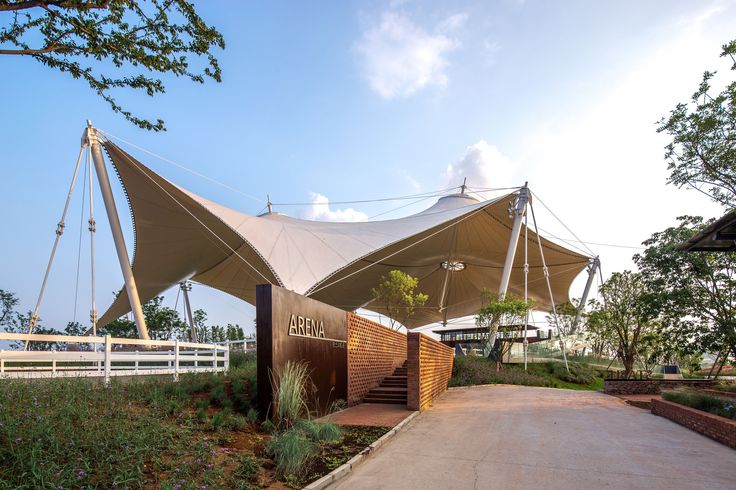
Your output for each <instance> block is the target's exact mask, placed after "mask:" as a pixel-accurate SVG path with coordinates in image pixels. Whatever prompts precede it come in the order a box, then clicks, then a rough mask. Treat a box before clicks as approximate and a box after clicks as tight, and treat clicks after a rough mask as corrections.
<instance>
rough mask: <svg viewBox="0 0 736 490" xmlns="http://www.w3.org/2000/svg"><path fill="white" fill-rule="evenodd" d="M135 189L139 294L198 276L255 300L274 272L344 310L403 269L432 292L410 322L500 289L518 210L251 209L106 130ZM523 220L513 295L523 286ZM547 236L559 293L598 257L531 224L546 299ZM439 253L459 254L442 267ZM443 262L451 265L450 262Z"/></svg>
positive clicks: (121, 301) (451, 313)
mask: <svg viewBox="0 0 736 490" xmlns="http://www.w3.org/2000/svg"><path fill="white" fill-rule="evenodd" d="M103 145H104V148H105V150H106V151H107V154H108V155H109V157H110V159H111V160H112V163H113V165H114V167H115V169H116V170H117V173H118V176H119V177H120V180H121V182H122V184H123V187H124V188H125V192H126V194H127V197H128V201H129V205H130V209H131V213H132V215H133V224H134V230H135V252H134V259H133V273H134V275H135V279H136V282H137V285H138V292H139V295H140V299H141V301H142V302H145V301H148V300H149V299H151V298H153V297H154V296H156V295H158V294H160V293H162V292H163V291H165V290H166V289H168V288H170V287H171V286H174V285H176V284H177V283H179V282H181V281H184V280H187V279H191V280H193V281H196V282H199V283H202V284H205V285H208V286H210V287H213V288H216V289H219V290H221V291H225V292H227V293H230V294H232V295H233V296H236V297H238V298H241V299H243V300H245V301H247V302H249V303H251V304H254V303H255V287H256V285H257V284H264V283H271V284H276V285H279V286H283V287H285V288H287V289H290V290H292V291H295V292H297V293H299V294H304V295H307V296H310V297H312V298H314V299H317V300H319V301H323V302H325V303H328V304H331V305H334V306H336V307H338V308H342V309H345V310H354V309H357V308H359V307H365V308H368V309H370V310H373V311H377V312H382V313H385V310H384V308H383V306H382V305H379V304H375V303H371V299H372V295H371V288H372V287H375V286H376V285H377V284H378V282H379V280H380V278H381V276H382V275H386V274H387V273H388V272H389V271H391V270H393V269H398V270H401V271H404V272H406V273H408V274H411V275H413V276H415V277H417V278H419V288H418V289H419V291H420V292H423V293H426V294H428V295H429V300H428V302H427V304H426V305H425V306H424V307H421V308H418V309H416V310H415V314H414V315H413V316H412V317H411V319H410V320H409V321H407V322H406V323H407V325H406V326H407V327H409V328H413V327H417V326H421V325H426V324H429V323H433V322H439V321H446V320H450V319H453V318H458V317H462V316H467V315H472V314H474V313H476V312H477V311H478V309H479V308H480V306H481V291H482V290H483V289H484V288H487V289H489V290H491V291H497V290H498V287H499V283H500V280H501V273H502V270H503V264H504V260H505V258H506V251H507V248H508V243H509V237H510V235H511V227H512V223H513V219H512V218H510V217H509V211H508V209H509V201H510V200H513V199H514V198H515V193H511V194H508V195H505V196H503V197H501V198H498V199H495V200H490V201H483V202H479V201H478V200H477V199H474V198H472V197H470V196H468V195H465V194H454V195H449V196H445V197H441V198H440V199H439V200H438V202H437V203H436V204H434V205H433V206H432V207H430V208H428V209H426V210H425V211H422V212H420V213H418V214H414V215H412V216H408V217H405V218H399V219H393V220H386V221H367V222H359V223H334V222H321V221H308V220H300V219H295V218H291V217H288V216H284V215H281V214H278V213H270V214H265V215H261V216H251V215H248V214H245V213H241V212H240V211H235V210H233V209H229V208H226V207H224V206H221V205H219V204H217V203H215V202H212V201H209V200H207V199H205V198H203V197H200V196H198V195H196V194H194V193H191V192H189V191H187V190H185V189H183V188H181V187H178V186H177V185H175V184H173V183H171V182H169V181H167V180H166V179H164V178H163V177H161V176H160V175H158V174H156V173H155V172H153V171H152V170H151V169H149V168H148V167H146V166H144V165H143V164H142V163H140V162H139V161H138V160H136V159H135V158H134V157H132V156H131V155H129V154H128V153H126V152H125V151H123V150H122V149H121V148H119V147H118V146H116V145H115V144H113V143H112V142H110V141H104V142H103ZM524 239H525V232H524V230H522V234H521V237H520V239H519V244H518V248H517V253H516V257H515V261H514V264H513V269H512V273H511V280H510V283H509V290H508V292H509V294H513V295H515V296H522V295H523V292H524V272H523V269H524ZM537 240H541V243H542V248H543V250H544V258H545V259H546V263H547V267H548V270H549V276H550V281H551V287H552V295H553V297H554V303H562V302H565V301H568V299H569V297H568V291H569V289H570V285H571V283H572V281H573V280H574V279H575V277H576V276H577V275H578V274H579V273H580V272H581V271H582V270H583V269H584V268H585V267H586V266H587V265H588V263H589V261H590V258H589V257H587V256H585V255H581V254H579V253H577V252H574V251H572V250H569V249H567V248H564V247H562V246H560V245H557V244H555V243H553V242H550V241H549V240H546V239H544V238H541V237H538V236H537V235H536V234H535V233H533V232H532V230H531V229H530V230H529V231H528V243H527V246H528V256H529V277H528V288H529V297H530V298H531V299H532V300H534V301H535V305H536V308H538V309H542V310H550V309H551V306H552V301H551V300H550V296H549V292H548V290H547V284H546V281H545V278H544V274H543V266H542V257H541V255H540V253H539V246H538V242H537ZM443 262H446V263H447V262H449V263H451V264H454V263H461V264H462V265H460V266H459V267H457V268H460V267H462V266H464V268H463V269H462V270H457V271H452V270H450V269H452V267H443ZM446 265H447V264H446ZM129 311H130V306H129V301H128V297H127V294H126V292H125V289H123V290H122V292H121V294H120V295H119V296H118V297H117V299H116V300H115V301H114V302H113V304H112V306H111V307H110V308H109V309H108V310H107V312H105V314H104V315H103V316H102V318H101V319H100V322H99V324H100V325H105V324H106V323H108V322H110V321H111V320H113V319H115V318H118V317H120V316H122V315H124V314H126V313H128V312H129Z"/></svg>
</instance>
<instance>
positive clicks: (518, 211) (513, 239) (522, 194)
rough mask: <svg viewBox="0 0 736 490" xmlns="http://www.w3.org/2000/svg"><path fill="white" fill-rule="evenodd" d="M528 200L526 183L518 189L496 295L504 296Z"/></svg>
mask: <svg viewBox="0 0 736 490" xmlns="http://www.w3.org/2000/svg"><path fill="white" fill-rule="evenodd" d="M528 201H529V188H528V187H527V184H526V183H525V184H524V187H522V188H521V189H519V195H518V198H517V200H516V203H515V205H514V209H513V214H514V225H513V227H512V228H511V236H510V237H509V248H508V250H507V251H506V262H505V263H504V265H503V274H502V275H501V284H500V285H499V286H498V297H499V298H501V299H502V298H503V297H504V296H506V291H507V290H508V288H509V281H510V279H511V269H512V268H513V266H514V258H515V257H516V247H517V245H518V244H519V235H520V234H521V224H522V218H523V216H524V214H525V211H526V203H527V202H528Z"/></svg>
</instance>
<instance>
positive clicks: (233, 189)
mask: <svg viewBox="0 0 736 490" xmlns="http://www.w3.org/2000/svg"><path fill="white" fill-rule="evenodd" d="M97 130H98V131H99V132H101V133H102V134H104V135H105V136H107V137H109V138H114V139H116V140H118V141H120V142H122V143H125V144H126V145H129V146H132V147H133V148H136V149H137V150H140V151H142V152H144V153H148V154H149V155H151V156H153V157H156V158H158V159H159V160H162V161H164V162H166V163H168V164H170V165H173V166H174V167H177V168H180V169H182V170H184V171H186V172H189V173H190V174H192V175H196V176H197V177H200V178H202V179H205V180H208V181H210V182H212V183H213V184H217V185H219V186H222V187H224V188H225V189H228V190H230V191H233V192H235V193H236V194H240V195H241V196H245V197H247V198H248V199H252V200H254V201H257V202H260V203H262V202H263V199H261V198H258V197H256V196H254V195H252V194H248V193H247V192H243V191H241V190H239V189H236V188H235V187H232V186H229V185H227V184H225V183H223V182H220V181H219V180H217V179H213V178H212V177H208V176H206V175H204V174H201V173H199V172H197V171H196V170H192V169H190V168H187V167H185V166H184V165H181V164H180V163H176V162H175V161H173V160H169V159H168V158H166V157H163V156H161V155H159V154H157V153H154V152H152V151H149V150H146V149H145V148H142V147H140V146H138V145H136V144H135V143H131V142H130V141H126V140H124V139H123V138H120V137H118V136H115V135H114V134H110V133H108V132H107V131H102V130H101V129H97Z"/></svg>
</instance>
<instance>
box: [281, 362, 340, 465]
mask: <svg viewBox="0 0 736 490" xmlns="http://www.w3.org/2000/svg"><path fill="white" fill-rule="evenodd" d="M271 384H272V388H273V407H272V408H273V410H272V412H273V417H274V419H275V421H276V427H277V428H278V431H277V433H276V434H275V435H274V436H273V438H272V439H271V442H270V443H269V445H268V451H269V452H270V453H271V454H272V455H273V459H274V461H275V462H276V470H277V472H278V473H279V475H281V476H283V477H287V478H292V479H293V478H296V479H297V480H298V479H299V478H300V477H301V476H303V475H304V474H306V471H307V469H308V467H309V463H310V461H311V457H312V456H313V455H315V454H316V453H317V452H318V451H319V449H320V444H321V443H328V442H338V441H340V440H342V431H341V430H340V428H339V427H338V426H337V425H335V424H333V423H331V422H316V421H313V420H310V419H309V417H310V413H309V401H310V399H309V396H310V393H312V392H313V389H312V388H313V384H312V380H311V379H310V378H309V371H308V368H307V365H306V364H304V363H296V362H291V361H289V362H287V363H286V364H284V365H283V366H282V367H281V368H278V369H276V370H275V371H274V372H273V373H272V376H271Z"/></svg>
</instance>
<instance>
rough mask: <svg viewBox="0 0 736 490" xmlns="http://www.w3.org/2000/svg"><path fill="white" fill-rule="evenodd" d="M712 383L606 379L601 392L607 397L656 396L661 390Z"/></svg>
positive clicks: (704, 386)
mask: <svg viewBox="0 0 736 490" xmlns="http://www.w3.org/2000/svg"><path fill="white" fill-rule="evenodd" d="M714 383H715V381H714V380H712V379H606V380H604V382H603V392H604V393H607V394H609V395H657V394H659V393H661V392H662V390H663V389H664V390H669V389H672V388H677V387H680V386H687V387H691V388H708V387H711V386H712V385H713V384H714Z"/></svg>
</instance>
